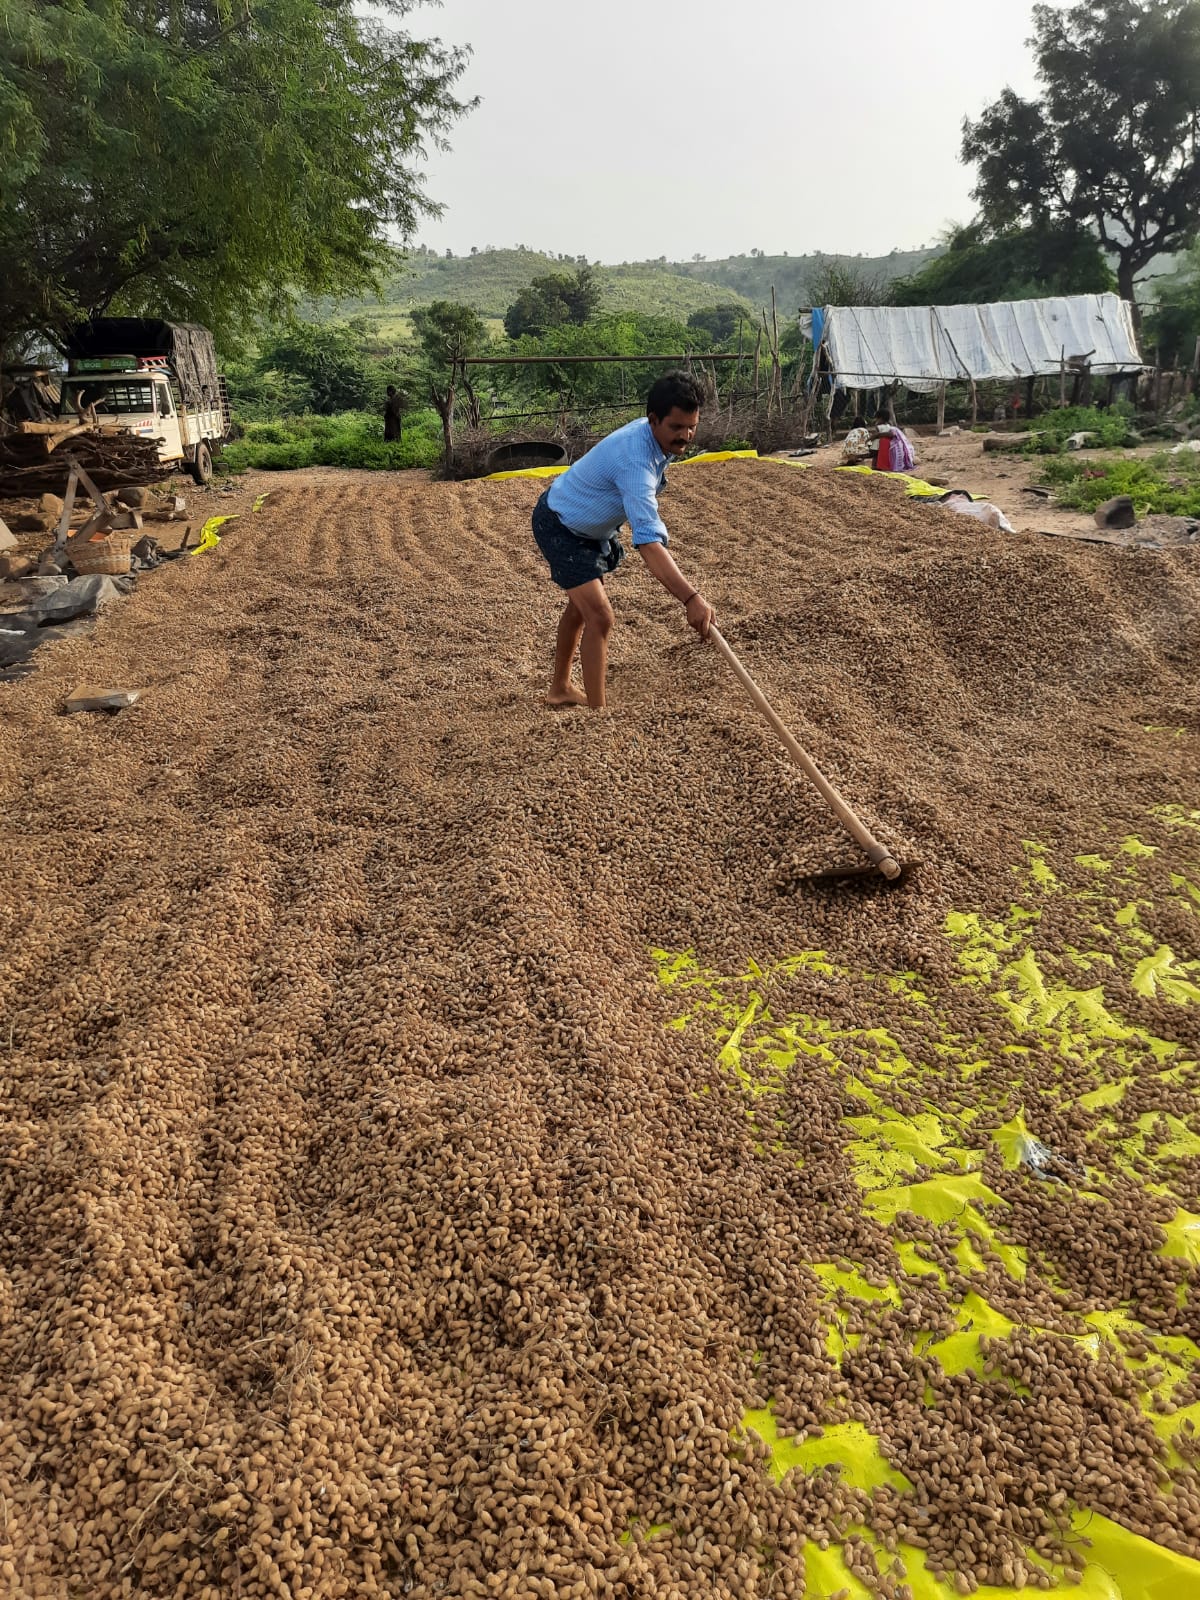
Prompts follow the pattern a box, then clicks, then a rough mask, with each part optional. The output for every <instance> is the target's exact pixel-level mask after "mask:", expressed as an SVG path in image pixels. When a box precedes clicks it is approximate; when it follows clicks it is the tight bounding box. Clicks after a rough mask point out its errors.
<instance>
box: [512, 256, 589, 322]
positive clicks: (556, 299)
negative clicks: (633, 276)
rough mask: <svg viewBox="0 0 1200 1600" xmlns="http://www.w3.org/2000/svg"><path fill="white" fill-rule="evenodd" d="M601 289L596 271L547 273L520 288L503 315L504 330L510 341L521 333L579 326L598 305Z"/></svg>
mask: <svg viewBox="0 0 1200 1600" xmlns="http://www.w3.org/2000/svg"><path fill="white" fill-rule="evenodd" d="M600 296H601V288H600V284H599V283H598V281H597V279H596V274H595V271H594V270H593V269H592V268H591V267H589V266H582V267H580V268H579V270H578V272H576V273H574V274H571V273H566V272H548V273H546V274H545V275H544V276H542V277H540V278H534V280H533V281H532V283H530V285H529V287H528V288H527V289H522V290H521V292H520V294H519V295H518V296H517V298H516V299H515V300H514V301H513V303H512V305H511V306H509V308H508V310H507V311H506V312H505V314H504V331H505V333H507V334H508V336H509V338H510V339H519V338H521V337H522V335H523V334H527V333H532V334H535V335H536V334H542V333H547V332H548V331H549V330H550V329H551V328H561V327H566V326H567V325H569V324H570V325H574V326H576V327H582V325H583V324H584V323H585V322H587V321H588V319H589V318H590V317H592V316H594V315H595V313H596V310H597V309H598V307H599V305H600Z"/></svg>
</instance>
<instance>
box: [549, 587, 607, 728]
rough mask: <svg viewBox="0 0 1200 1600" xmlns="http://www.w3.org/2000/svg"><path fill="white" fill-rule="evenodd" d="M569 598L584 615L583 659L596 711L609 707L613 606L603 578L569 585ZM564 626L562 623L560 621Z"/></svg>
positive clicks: (585, 682) (589, 701) (590, 700)
mask: <svg viewBox="0 0 1200 1600" xmlns="http://www.w3.org/2000/svg"><path fill="white" fill-rule="evenodd" d="M567 598H568V600H569V601H570V602H571V604H572V605H573V606H574V607H575V610H576V611H577V612H578V613H579V615H580V616H581V617H582V618H583V639H582V641H581V642H580V646H579V661H580V665H581V666H582V667H583V687H584V689H585V690H586V691H587V704H588V705H589V706H590V707H591V709H592V710H593V711H603V710H604V707H605V697H604V690H605V678H606V677H607V674H608V636H609V634H610V633H611V632H612V625H613V610H612V606H610V605H609V603H608V596H607V595H606V594H605V592H604V585H603V583H601V581H600V579H599V578H593V579H592V581H591V582H590V583H582V584H580V585H579V587H578V588H577V589H568V590H567ZM560 627H561V624H560Z"/></svg>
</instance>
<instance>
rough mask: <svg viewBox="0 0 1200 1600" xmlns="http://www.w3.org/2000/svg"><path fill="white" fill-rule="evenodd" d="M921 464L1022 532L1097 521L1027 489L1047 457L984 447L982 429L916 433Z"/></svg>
mask: <svg viewBox="0 0 1200 1600" xmlns="http://www.w3.org/2000/svg"><path fill="white" fill-rule="evenodd" d="M912 443H913V448H914V450H915V452H916V457H917V464H916V466H915V467H914V468H913V474H914V476H916V477H919V478H925V479H926V480H933V481H936V482H937V483H939V484H941V483H943V481H944V484H945V487H946V488H947V489H967V490H969V491H970V492H971V494H973V495H976V496H984V497H985V498H987V499H988V500H991V501H992V502H993V503H994V504H995V505H997V506H999V507H1000V509H1001V511H1003V512H1004V514H1005V516H1006V517H1007V518H1008V520H1009V521H1010V522H1011V523H1012V525H1013V527H1014V528H1015V529H1016V530H1017V531H1018V532H1019V533H1056V534H1064V533H1066V534H1087V533H1088V532H1089V531H1092V532H1094V531H1095V527H1096V524H1095V522H1094V520H1093V519H1092V517H1091V516H1090V515H1085V514H1083V513H1081V512H1078V511H1066V510H1062V509H1060V508H1059V507H1058V506H1055V505H1053V504H1051V503H1050V502H1048V501H1047V500H1045V499H1043V498H1042V497H1041V496H1038V495H1032V494H1028V493H1026V490H1027V489H1028V488H1029V487H1031V486H1032V485H1034V484H1036V483H1037V481H1038V478H1039V476H1040V474H1041V469H1042V465H1043V458H1041V457H1038V456H1025V455H1020V454H1014V455H1009V454H1007V453H1006V452H985V451H984V448H983V435H982V434H978V433H972V432H971V431H970V430H969V429H964V430H962V431H960V432H958V433H947V434H944V435H940V436H937V435H935V436H930V437H924V436H919V437H914V438H913V440H912ZM1162 449H1163V445H1162V444H1161V443H1159V444H1148V445H1139V446H1138V447H1137V448H1136V449H1134V450H1128V451H1121V452H1119V453H1120V454H1121V455H1122V456H1148V455H1153V454H1155V452H1156V451H1159V450H1162ZM1113 454H1114V452H1113V451H1112V450H1083V451H1081V452H1080V459H1081V460H1085V461H1086V460H1089V459H1092V458H1106V459H1107V458H1111V457H1112V455H1113ZM840 457H841V444H840V442H839V443H838V444H836V445H833V446H831V447H824V448H822V449H821V450H819V451H817V452H816V454H815V455H813V456H811V457H808V458H807V459H808V460H810V461H811V462H812V464H813V466H814V467H815V468H817V469H818V470H821V471H829V470H831V469H832V468H833V467H835V466H836V465H837V464H838V462H839V460H840Z"/></svg>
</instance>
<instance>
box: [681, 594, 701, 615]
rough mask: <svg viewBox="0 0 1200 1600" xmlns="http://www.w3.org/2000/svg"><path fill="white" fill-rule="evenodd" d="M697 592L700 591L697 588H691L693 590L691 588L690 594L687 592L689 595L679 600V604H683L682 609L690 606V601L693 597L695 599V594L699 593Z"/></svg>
mask: <svg viewBox="0 0 1200 1600" xmlns="http://www.w3.org/2000/svg"><path fill="white" fill-rule="evenodd" d="M699 593H700V591H699V589H693V590H692V592H691V594H689V595H688V597H687V599H686V600H681V601H680V604H681V605H682V606H683V609H684V610H685V611H686V610H687V608H688V606H690V605H691V603H692V601H693V600H694V599H695V598H696V596H697V595H698V594H699Z"/></svg>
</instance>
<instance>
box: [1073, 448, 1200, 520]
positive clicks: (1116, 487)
mask: <svg viewBox="0 0 1200 1600" xmlns="http://www.w3.org/2000/svg"><path fill="white" fill-rule="evenodd" d="M1042 482H1043V483H1046V484H1049V485H1050V486H1051V487H1052V488H1053V489H1054V498H1055V500H1056V501H1057V503H1058V504H1059V505H1060V506H1065V507H1066V508H1067V509H1068V510H1072V511H1095V509H1096V507H1097V506H1102V505H1103V504H1104V502H1105V501H1106V500H1112V499H1113V498H1114V497H1115V496H1116V495H1122V494H1124V495H1128V496H1129V498H1130V499H1131V500H1132V501H1133V503H1134V506H1135V507H1136V509H1137V513H1138V515H1139V516H1145V515H1146V514H1147V513H1149V512H1160V513H1163V514H1165V515H1167V516H1173V517H1200V457H1198V456H1195V455H1190V454H1189V455H1178V456H1173V455H1169V454H1168V453H1167V452H1166V451H1162V452H1160V453H1159V454H1158V455H1153V456H1148V457H1142V456H1139V457H1137V458H1136V459H1133V460H1131V459H1130V458H1128V457H1125V458H1124V459H1114V460H1096V459H1095V458H1092V459H1090V460H1088V459H1081V458H1080V457H1079V456H1062V457H1060V458H1058V459H1055V460H1052V461H1047V463H1046V466H1045V469H1044V471H1043V473H1042Z"/></svg>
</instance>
